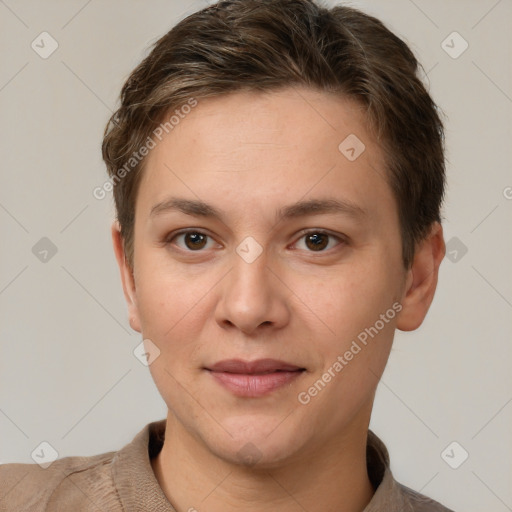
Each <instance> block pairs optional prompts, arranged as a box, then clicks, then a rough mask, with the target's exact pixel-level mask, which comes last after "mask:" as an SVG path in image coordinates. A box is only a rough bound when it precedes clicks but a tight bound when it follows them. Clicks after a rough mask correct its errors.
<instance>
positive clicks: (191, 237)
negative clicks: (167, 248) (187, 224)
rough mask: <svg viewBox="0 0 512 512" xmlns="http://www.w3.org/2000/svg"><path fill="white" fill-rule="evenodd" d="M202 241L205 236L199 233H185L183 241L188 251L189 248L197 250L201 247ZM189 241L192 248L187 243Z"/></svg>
mask: <svg viewBox="0 0 512 512" xmlns="http://www.w3.org/2000/svg"><path fill="white" fill-rule="evenodd" d="M204 239H205V236H204V235H203V234H201V233H187V235H186V237H185V241H186V244H187V247H189V249H190V248H193V249H197V248H201V247H203V246H204ZM189 241H192V244H191V245H192V247H190V246H189V244H188V243H187V242H189ZM198 242H199V243H198Z"/></svg>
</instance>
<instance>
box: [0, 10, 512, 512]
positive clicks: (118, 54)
mask: <svg viewBox="0 0 512 512" xmlns="http://www.w3.org/2000/svg"><path fill="white" fill-rule="evenodd" d="M329 3H331V4H334V3H335V2H329ZM205 5H206V1H204V0H200V1H196V2H190V1H180V2H175V1H172V2H171V1H169V0H167V1H162V0H160V1H156V0H152V1H149V2H142V1H135V0H131V1H121V0H116V1H103V2H100V1H99V0H91V1H84V0H82V1H66V2H64V1H56V0H53V1H46V2H36V1H35V0H34V1H26V0H25V1H24V0H20V1H17V2H14V1H13V0H5V1H0V44H1V49H2V67H1V70H0V108H1V121H0V141H1V160H0V161H1V166H0V169H1V171H0V172H1V187H0V235H1V250H0V258H1V264H0V329H1V331H0V343H1V347H0V348H1V356H0V442H1V445H0V459H1V462H14V461H16V462H33V461H32V459H31V456H30V454H31V453H32V451H33V450H34V448H36V447H37V446H38V445H39V443H41V442H42V441H47V442H49V443H50V444H51V445H52V446H53V447H55V449H56V450H57V451H58V454H59V457H64V456H67V455H92V454H97V453H102V452H106V451H111V450H117V449H119V448H121V447H122V446H123V445H124V444H126V443H127V442H129V441H130V440H131V439H132V438H133V437H134V435H135V434H136V433H137V432H138V431H139V430H140V429H141V428H142V427H143V426H144V425H145V424H146V423H148V422H149V421H153V420H156V419H161V418H164V417H165V414H166V408H165V404H164V402H163V400H162V399H161V398H160V396H159V394H158V391H157V390H156V387H155V386H154V384H153V381H152V380H151V377H150V374H149V371H148V369H147V367H145V366H144V365H143V364H141V363H140V362H139V360H138V359H137V358H136V357H135V356H134V355H133V353H132V351H133V349H134V348H135V347H136V346H137V345H138V344H139V343H140V341H141V340H140V337H139V335H138V334H137V333H134V332H132V331H131V329H130V327H129V325H128V322H127V314H126V308H125V303H124V298H123V295H122V290H121V285H120V279H119V274H118V269H117V266H116V263H115V260H114V255H113V251H112V248H111V242H110V232H109V229H110V222H111V219H112V218H113V214H114V212H113V207H112V200H111V197H110V196H109V197H107V198H106V199H103V200H97V199H95V198H94V197H93V195H92V191H93V189H94V188H95V187H97V186H101V185H102V184H103V183H104V181H105V179H106V174H105V169H104V166H103V163H102V160H101V153H100V144H101V138H102V133H103V129H104V126H105V123H106V121H107V119H108V117H109V115H110V113H111V111H112V110H113V109H114V108H115V106H116V104H117V98H118V94H119V92H120V88H121V85H122V83H123V81H124V80H125V79H126V77H127V76H128V74H129V72H130V71H131V70H132V69H133V67H134V66H135V65H136V64H137V63H138V62H139V61H140V60H141V58H142V57H143V55H145V54H146V51H147V48H148V46H149V44H150V43H152V42H154V41H155V40H156V39H157V38H158V37H159V36H161V35H163V34H164V33H165V32H167V31H168V30H169V28H170V27H171V26H172V25H173V24H175V23H176V22H177V21H178V20H180V19H182V18H183V17H185V16H186V15H187V14H189V13H191V12H193V11H195V10H197V9H199V8H201V7H204V6H205ZM351 5H354V6H356V7H360V8H362V9H363V10H365V11H367V12H368V13H370V14H374V15H376V16H378V17H379V18H381V19H382V20H383V21H384V22H386V23H387V24H388V26H389V27H390V28H391V29H392V30H394V31H395V32H396V33H397V34H398V35H400V36H401V37H403V38H404V39H405V40H406V41H407V42H408V43H409V44H410V45H411V47H412V49H413V51H415V52H416V54H417V56H418V57H419V58H420V60H421V62H422V63H423V65H424V68H425V71H426V73H427V75H428V81H429V82H430V90H431V93H432V95H433V97H434V99H435V100H436V101H437V102H438V103H439V104H440V106H441V108H442V109H443V110H444V112H445V113H446V115H447V117H448V119H447V121H446V133H447V145H448V153H447V158H448V194H447V200H446V205H445V210H444V215H445V219H446V220H445V222H444V227H445V235H446V240H447V241H448V248H449V252H451V256H450V257H451V258H452V260H453V261H450V259H446V260H445V261H444V262H443V264H442V266H441V272H440V284H439V288H438V292H437V296H436V298H435V300H434V303H433V305H432V308H431V311H430V312H429V314H428V316H427V319H426V321H425V323H424V324H423V326H422V327H421V328H420V329H419V330H418V331H416V332H413V333H401V332H398V333H397V336H396V341H395V345H394V348H393V351H392V355H391V358H390V361H389V364H388V367H387V369H386V371H385V374H384V376H383V380H382V382H381V384H380V386H379V389H378V392H377V399H376V404H375V409H374V415H373V419H372V424H371V428H372V429H373V430H374V431H375V432H376V433H377V434H378V435H380V436H381V437H382V439H383V440H384V441H385V442H386V443H387V446H388V448H389V450H390V453H391V460H392V470H393V471H394V473H395V477H396V478H397V479H398V480H399V481H401V482H402V483H404V484H406V485H408V486H410V487H413V488H414V489H416V490H421V491H422V492H423V493H425V494H428V495H430V496H432V497H433V498H436V499H438V500H440V501H442V502H443V503H444V504H446V505H447V506H449V507H451V508H454V509H456V510H465V511H468V512H471V511H481V510H493V511H496V512H501V511H505V510H512V486H511V485H510V482H511V479H512V470H511V465H510V462H509V461H510V460H511V459H512V436H511V435H510V431H511V425H512V404H511V401H512V385H511V384H512V372H510V366H511V362H512V357H511V356H512V345H511V343H510V340H511V334H512V325H511V322H510V318H511V309H512V282H511V281H512V280H511V272H510V262H511V261H512V258H511V256H512V237H511V236H510V234H511V233H510V225H511V220H512V199H511V198H512V188H511V187H512V176H511V173H510V169H511V163H512V157H511V156H512V155H511V149H510V148H511V144H510V142H511V140H512V133H511V132H512V129H511V128H512V122H511V119H512V116H511V114H512V76H511V75H512V73H511V62H512V55H511V53H512V52H511V48H512V45H511V30H510V20H511V19H512V2H511V0H501V1H496V0H479V1H462V0H451V1H441V0H436V1H426V0H415V1H412V0H393V1H386V2H382V1H381V2H377V1H360V2H351ZM43 31H47V32H49V33H50V34H51V36H52V37H53V38H54V39H55V40H56V41H57V43H58V45H59V46H58V48H57V50H56V51H55V52H54V53H53V54H52V55H50V56H49V57H48V58H46V59H43V58H41V57H40V56H39V55H38V53H36V52H35V51H34V50H33V49H32V47H31V43H32V41H34V40H35V41H36V43H37V41H40V38H39V37H38V36H39V34H41V32H43ZM453 31H456V32H458V33H459V34H460V36H461V37H462V38H464V40H465V41H467V43H468V44H469V47H468V48H467V50H466V51H464V52H463V53H462V54H461V55H460V56H458V57H457V58H453V55H454V54H455V53H458V52H460V50H461V49H462V48H463V46H462V45H463V41H462V39H460V38H459V37H458V36H455V38H454V37H453V36H451V38H448V40H447V41H446V42H445V43H444V44H442V43H443V41H444V40H445V39H446V38H447V36H449V35H450V34H451V33H452V32H453ZM45 37H46V36H45ZM40 45H41V44H40ZM450 46H451V47H452V48H449V47H450ZM48 48H49V40H48V39H46V43H45V49H46V50H48ZM445 50H448V51H449V52H451V53H452V56H450V55H449V54H448V53H447V51H445ZM41 51H42V50H41ZM43 237H47V238H48V239H50V240H51V242H52V243H53V244H54V245H55V247H56V249H57V252H56V254H55V255H53V256H52V253H51V252H49V253H48V254H47V256H46V261H41V260H40V258H42V257H43V255H44V253H43V254H41V253H40V252H38V251H41V250H43V249H44V247H45V246H44V244H47V243H48V242H44V241H43V242H39V241H40V239H41V238H43ZM38 242H39V244H43V245H36V244H37V243H38ZM34 246H36V249H34V251H33V247H34ZM41 247H43V249H41ZM464 248H467V253H465V254H464V250H465V249H464ZM34 252H35V253H36V254H34ZM453 441H456V442H457V443H458V445H457V446H456V447H455V449H454V451H453V452H452V451H450V450H448V454H449V455H450V456H451V457H449V458H450V462H451V463H452V464H454V463H456V462H457V461H459V462H460V460H461V456H462V455H461V454H463V452H462V450H466V451H467V452H468V453H469V458H468V459H467V460H466V461H465V462H464V463H463V464H461V465H460V466H459V467H458V469H452V468H451V467H450V466H449V465H448V464H447V462H446V461H447V460H448V459H447V456H446V452H445V456H444V457H443V456H442V455H441V454H442V453H443V451H444V449H445V448H446V447H447V446H448V445H449V444H450V443H452V442H453Z"/></svg>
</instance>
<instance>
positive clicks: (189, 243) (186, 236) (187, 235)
mask: <svg viewBox="0 0 512 512" xmlns="http://www.w3.org/2000/svg"><path fill="white" fill-rule="evenodd" d="M180 238H181V239H182V240H183V245H180V244H176V245H177V246H178V247H179V248H180V249H183V250H188V251H195V252H197V251H200V250H201V249H204V248H207V249H209V248H211V247H207V246H208V239H210V242H211V243H213V240H212V239H211V237H210V236H209V235H207V234H206V233H203V232H202V231H197V230H193V229H190V230H185V231H181V232H179V233H176V234H174V235H172V236H170V237H169V238H168V239H167V243H172V242H173V241H174V240H177V239H178V240H179V239H180Z"/></svg>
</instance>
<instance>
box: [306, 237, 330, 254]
mask: <svg viewBox="0 0 512 512" xmlns="http://www.w3.org/2000/svg"><path fill="white" fill-rule="evenodd" d="M328 244H329V235H327V234H325V233H312V234H309V235H306V246H307V247H308V248H309V249H311V250H313V251H322V250H324V249H325V248H326V247H327V245H328Z"/></svg>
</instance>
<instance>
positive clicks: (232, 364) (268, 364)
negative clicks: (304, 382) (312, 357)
mask: <svg viewBox="0 0 512 512" xmlns="http://www.w3.org/2000/svg"><path fill="white" fill-rule="evenodd" d="M207 370H210V371H212V372H227V373H240V374H245V375H247V374H254V373H271V372H276V371H286V372H294V371H298V370H304V368H301V367H300V366H296V365H294V364H290V363H286V362H284V361H278V360H277V359H257V360H255V361H244V360H242V359H226V360H224V361H219V362H218V363H215V364H214V365H213V366H209V367H208V368H207Z"/></svg>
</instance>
